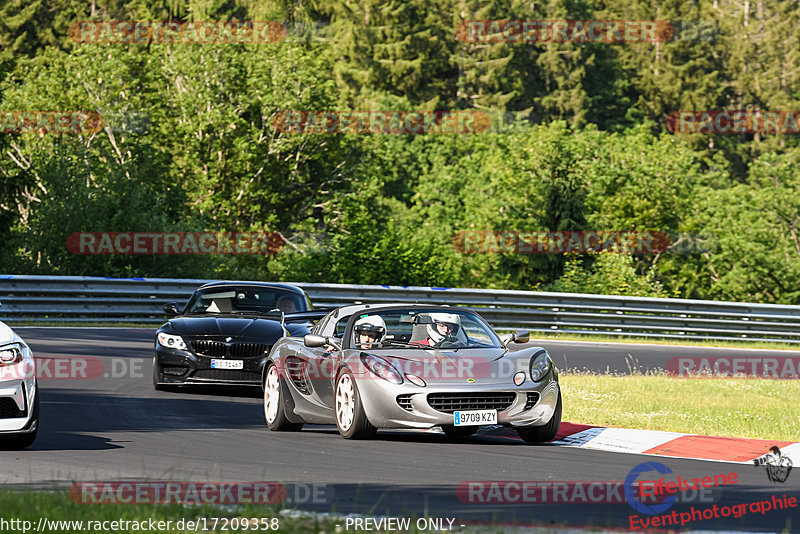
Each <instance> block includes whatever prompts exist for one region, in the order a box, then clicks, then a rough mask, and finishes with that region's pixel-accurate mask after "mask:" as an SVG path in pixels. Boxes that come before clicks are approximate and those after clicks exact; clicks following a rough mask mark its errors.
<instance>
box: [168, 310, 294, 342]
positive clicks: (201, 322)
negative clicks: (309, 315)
mask: <svg viewBox="0 0 800 534" xmlns="http://www.w3.org/2000/svg"><path fill="white" fill-rule="evenodd" d="M163 330H164V331H165V332H170V333H174V334H178V335H181V336H189V337H195V336H202V337H205V336H209V337H219V336H230V337H238V338H242V337H245V338H258V339H259V340H262V341H265V342H269V343H274V342H275V341H277V340H278V339H279V338H280V337H282V336H283V335H284V330H283V326H282V325H281V324H280V323H279V322H278V321H273V320H271V319H263V318H259V317H231V316H220V317H179V318H176V319H172V320H171V321H169V322H168V323H167V324H166V325H165V326H164V328H163Z"/></svg>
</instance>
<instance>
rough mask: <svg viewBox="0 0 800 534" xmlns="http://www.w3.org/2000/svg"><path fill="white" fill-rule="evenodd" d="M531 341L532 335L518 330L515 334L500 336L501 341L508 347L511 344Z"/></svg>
mask: <svg viewBox="0 0 800 534" xmlns="http://www.w3.org/2000/svg"><path fill="white" fill-rule="evenodd" d="M530 340H531V333H530V332H528V331H527V330H517V331H516V332H514V333H513V334H503V335H502V336H500V341H502V342H503V345H506V346H508V344H509V343H527V342H528V341H530Z"/></svg>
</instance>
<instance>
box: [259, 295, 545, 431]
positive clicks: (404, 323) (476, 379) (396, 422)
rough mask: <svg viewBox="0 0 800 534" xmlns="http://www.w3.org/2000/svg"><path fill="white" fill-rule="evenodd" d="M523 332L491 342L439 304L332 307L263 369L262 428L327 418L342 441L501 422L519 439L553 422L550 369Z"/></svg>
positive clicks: (481, 327) (485, 330) (488, 332)
mask: <svg viewBox="0 0 800 534" xmlns="http://www.w3.org/2000/svg"><path fill="white" fill-rule="evenodd" d="M528 339H529V335H528V333H527V332H522V331H520V332H517V333H515V334H508V335H505V336H503V338H502V339H501V338H500V337H498V335H497V334H496V333H495V332H494V330H493V329H492V328H491V327H490V326H489V325H488V324H487V323H486V321H484V320H483V318H481V317H480V316H479V315H478V314H476V313H474V312H472V311H468V310H465V309H463V308H451V307H448V306H430V305H409V304H379V305H366V304H362V305H355V306H344V307H341V308H337V309H335V310H333V311H332V312H330V313H328V314H327V315H325V316H324V317H323V318H322V319H321V320H320V321H319V322H318V323H317V324H316V325H315V326H314V328H313V330H312V333H311V334H308V335H306V336H305V337H304V338H300V337H284V338H281V339H280V340H279V341H278V342H277V343H276V344H275V345H274V347H273V348H272V351H271V352H270V354H269V357H268V358H267V361H266V365H265V367H264V376H263V379H262V382H263V385H264V415H265V418H266V421H267V426H268V427H269V428H270V430H276V431H277V430H299V429H300V428H302V426H303V424H305V423H311V424H331V423H335V424H336V426H337V427H338V429H339V433H340V434H341V435H342V436H344V437H345V438H365V437H370V436H372V435H374V434H375V431H376V430H377V429H378V428H416V429H427V428H431V427H434V426H441V428H442V429H443V430H444V432H445V433H446V434H447V435H448V436H449V437H451V438H461V437H465V436H469V435H472V434H474V433H475V431H476V430H477V429H478V428H479V427H480V426H482V425H505V426H510V427H513V428H515V429H516V430H517V432H518V433H519V435H520V437H522V439H524V440H525V441H528V442H546V441H550V440H552V439H553V438H554V437H555V435H556V433H557V432H558V427H559V425H560V424H561V390H560V388H559V385H558V371H557V370H556V368H555V366H554V365H553V361H552V360H551V358H550V356H549V355H548V354H547V351H546V350H545V349H543V348H541V347H527V348H522V349H521V350H518V351H514V352H511V351H509V350H508V347H507V344H510V343H526V342H527V341H528Z"/></svg>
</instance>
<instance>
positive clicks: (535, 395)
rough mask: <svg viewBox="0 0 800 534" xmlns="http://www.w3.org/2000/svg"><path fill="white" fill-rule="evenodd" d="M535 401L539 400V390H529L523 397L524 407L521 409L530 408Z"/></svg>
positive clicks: (534, 404)
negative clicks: (526, 396)
mask: <svg viewBox="0 0 800 534" xmlns="http://www.w3.org/2000/svg"><path fill="white" fill-rule="evenodd" d="M537 402H539V392H538V391H529V392H528V398H527V399H525V408H523V411H524V410H530V409H531V408H533V407H534V406H536V403H537Z"/></svg>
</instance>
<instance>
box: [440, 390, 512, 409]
mask: <svg viewBox="0 0 800 534" xmlns="http://www.w3.org/2000/svg"><path fill="white" fill-rule="evenodd" d="M516 398H517V394H516V393H507V392H497V393H431V394H429V395H428V404H430V405H431V408H433V409H434V410H436V411H439V412H444V413H453V412H455V411H457V410H497V411H498V412H502V411H503V410H506V409H508V407H509V406H511V405H512V404H514V400H516Z"/></svg>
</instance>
